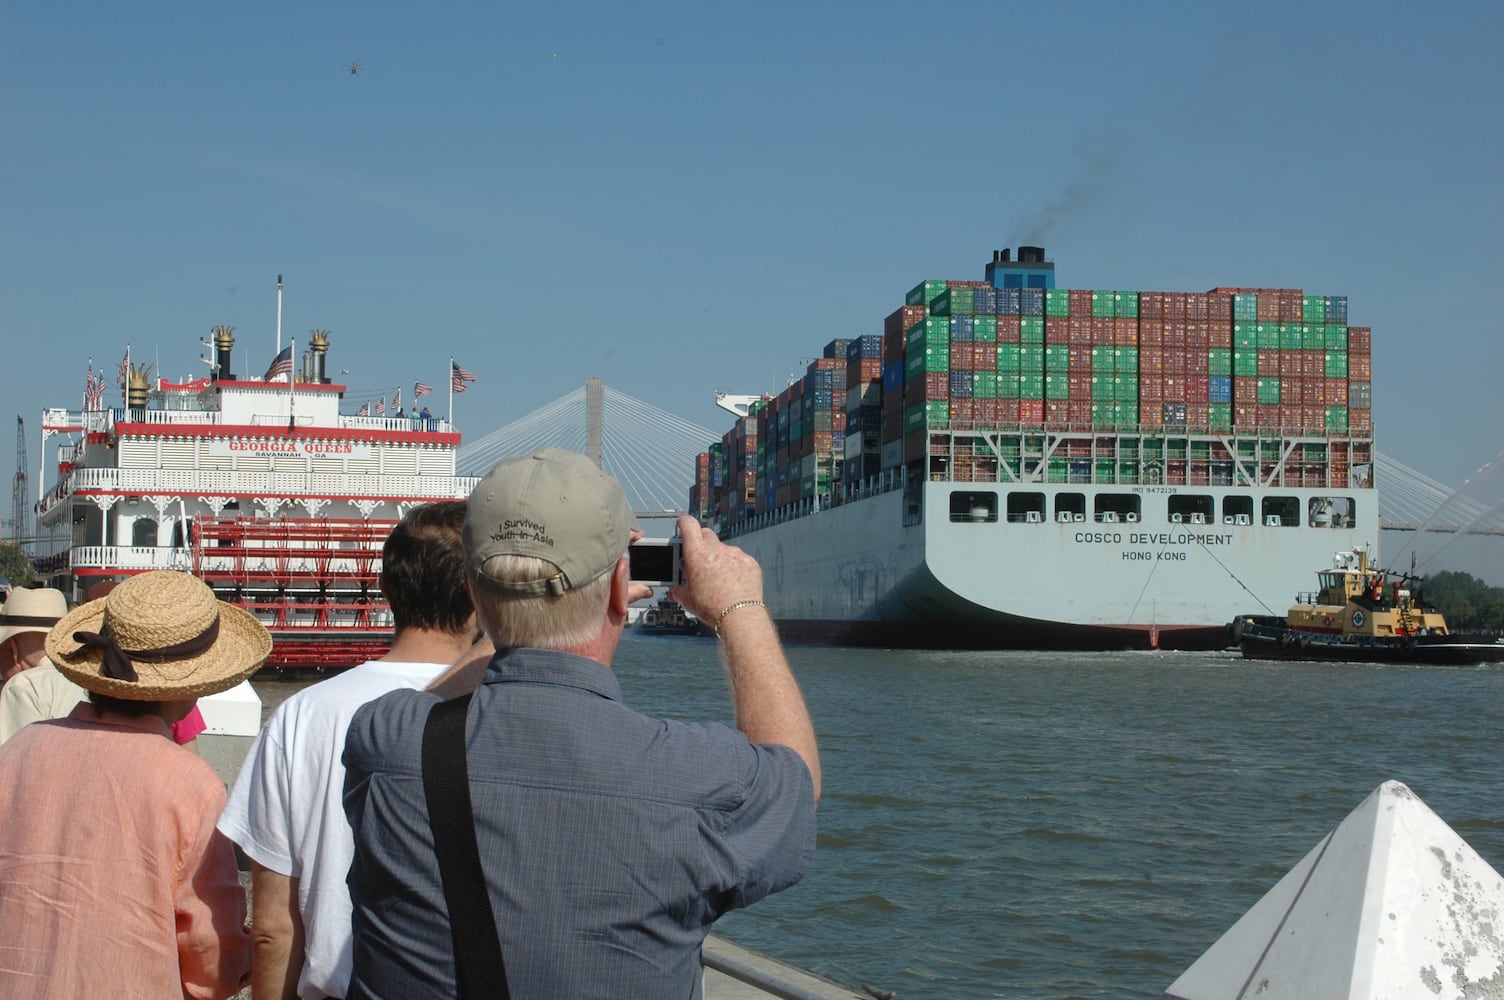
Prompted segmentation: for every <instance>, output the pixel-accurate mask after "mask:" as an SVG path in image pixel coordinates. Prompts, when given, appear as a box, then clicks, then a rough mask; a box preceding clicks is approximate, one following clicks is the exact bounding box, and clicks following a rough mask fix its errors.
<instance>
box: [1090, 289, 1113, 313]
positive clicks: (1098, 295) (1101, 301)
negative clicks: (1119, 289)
mask: <svg viewBox="0 0 1504 1000" xmlns="http://www.w3.org/2000/svg"><path fill="white" fill-rule="evenodd" d="M1115 294H1116V293H1115V292H1104V291H1095V292H1092V293H1091V314H1092V316H1093V317H1095V318H1103V317H1109V318H1110V317H1111V316H1113V315H1114V312H1113V308H1114V307H1113V296H1114V295H1115Z"/></svg>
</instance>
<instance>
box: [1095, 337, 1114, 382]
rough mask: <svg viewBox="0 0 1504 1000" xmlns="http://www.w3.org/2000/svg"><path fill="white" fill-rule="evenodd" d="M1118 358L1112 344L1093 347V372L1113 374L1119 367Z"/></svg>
mask: <svg viewBox="0 0 1504 1000" xmlns="http://www.w3.org/2000/svg"><path fill="white" fill-rule="evenodd" d="M1117 360H1118V357H1117V355H1116V354H1114V353H1113V350H1112V345H1111V344H1093V345H1091V372H1092V374H1093V375H1095V374H1097V373H1098V372H1112V371H1114V370H1115V366H1116V365H1117Z"/></svg>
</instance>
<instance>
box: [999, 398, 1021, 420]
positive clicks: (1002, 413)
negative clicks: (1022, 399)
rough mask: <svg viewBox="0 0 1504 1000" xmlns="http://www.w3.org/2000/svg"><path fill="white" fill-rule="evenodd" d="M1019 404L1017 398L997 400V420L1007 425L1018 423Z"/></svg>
mask: <svg viewBox="0 0 1504 1000" xmlns="http://www.w3.org/2000/svg"><path fill="white" fill-rule="evenodd" d="M1018 404H1019V401H1018V400H1016V399H999V400H997V421H998V423H999V424H1002V425H1003V426H1005V427H1011V426H1012V425H1014V424H1016V423H1018Z"/></svg>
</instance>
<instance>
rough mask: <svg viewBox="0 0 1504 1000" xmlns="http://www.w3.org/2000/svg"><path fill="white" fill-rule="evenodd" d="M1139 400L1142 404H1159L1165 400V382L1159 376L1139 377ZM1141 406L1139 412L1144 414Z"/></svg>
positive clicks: (1141, 375) (1142, 375)
mask: <svg viewBox="0 0 1504 1000" xmlns="http://www.w3.org/2000/svg"><path fill="white" fill-rule="evenodd" d="M1138 398H1139V401H1140V402H1141V403H1158V402H1160V401H1161V400H1163V399H1164V398H1165V380H1164V378H1163V377H1162V376H1159V375H1144V374H1140V375H1139V377H1138ZM1143 409H1144V407H1142V406H1140V407H1139V411H1140V412H1143Z"/></svg>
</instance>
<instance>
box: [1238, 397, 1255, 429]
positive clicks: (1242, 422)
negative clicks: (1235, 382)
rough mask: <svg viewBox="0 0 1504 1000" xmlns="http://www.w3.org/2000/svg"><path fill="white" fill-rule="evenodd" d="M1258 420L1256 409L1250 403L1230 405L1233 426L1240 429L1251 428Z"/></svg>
mask: <svg viewBox="0 0 1504 1000" xmlns="http://www.w3.org/2000/svg"><path fill="white" fill-rule="evenodd" d="M1257 420H1258V407H1257V406H1255V405H1254V404H1252V403H1238V402H1234V403H1233V404H1232V422H1233V426H1235V427H1240V428H1248V427H1253V426H1254V425H1255V423H1256V422H1257Z"/></svg>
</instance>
